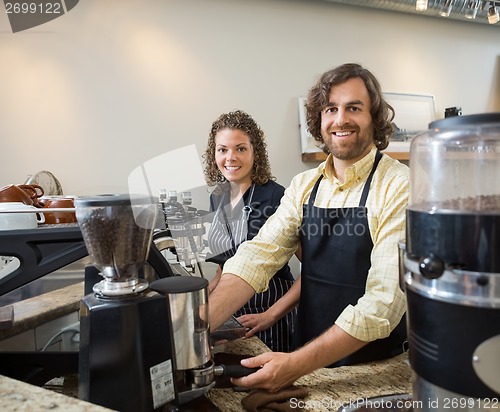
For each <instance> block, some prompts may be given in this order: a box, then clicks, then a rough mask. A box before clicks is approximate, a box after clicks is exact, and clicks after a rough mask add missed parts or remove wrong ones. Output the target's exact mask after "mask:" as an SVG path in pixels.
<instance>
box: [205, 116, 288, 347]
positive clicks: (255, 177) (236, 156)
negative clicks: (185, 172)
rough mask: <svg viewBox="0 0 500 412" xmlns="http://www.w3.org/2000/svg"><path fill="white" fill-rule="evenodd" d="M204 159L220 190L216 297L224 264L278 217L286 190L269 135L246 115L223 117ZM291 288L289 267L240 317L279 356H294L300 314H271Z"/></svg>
mask: <svg viewBox="0 0 500 412" xmlns="http://www.w3.org/2000/svg"><path fill="white" fill-rule="evenodd" d="M204 159H205V179H206V181H207V184H208V185H209V186H215V189H214V191H213V193H212V194H211V196H210V209H211V211H212V212H213V213H214V218H213V221H212V225H211V227H210V230H209V233H208V245H209V248H210V251H211V254H210V257H209V258H208V259H207V261H210V262H215V263H217V264H218V265H219V267H218V270H217V273H216V275H215V277H214V279H212V281H211V282H210V286H209V290H210V291H212V290H213V289H214V288H215V287H216V286H217V283H218V281H219V279H220V275H221V269H222V266H223V265H224V263H225V261H226V260H227V259H229V258H230V257H232V256H233V255H234V254H235V253H236V249H237V248H238V246H239V245H240V244H241V243H242V242H244V241H245V240H249V239H252V238H253V237H254V236H255V235H256V234H257V232H258V231H259V229H260V228H261V227H262V225H263V224H264V222H265V221H266V220H267V218H268V217H269V216H271V215H272V214H273V213H274V212H275V210H276V208H277V207H278V205H279V203H280V200H281V197H282V196H283V194H284V191H285V189H284V188H283V186H281V185H279V184H278V183H276V182H275V181H274V180H275V178H274V177H273V176H272V175H271V168H270V166H269V160H268V156H267V150H266V142H265V140H264V132H263V131H262V130H261V128H260V127H259V125H258V124H257V123H256V122H255V121H254V120H253V118H252V117H251V116H250V115H248V114H247V113H245V112H243V111H241V110H237V111H233V112H230V113H225V114H222V115H221V116H219V118H218V119H217V120H215V122H214V123H213V124H212V129H211V131H210V135H209V139H208V145H207V149H206V151H205V154H204ZM292 284H293V276H292V273H291V272H290V267H289V266H288V265H285V266H284V267H283V268H281V269H280V270H279V271H278V272H277V273H276V275H275V276H274V277H273V279H272V281H271V283H270V284H269V289H268V290H267V291H266V292H263V293H259V294H256V295H254V297H253V298H252V299H250V301H248V302H247V303H246V304H245V306H243V308H241V309H240V310H239V311H238V312H236V313H235V316H236V317H237V319H238V321H240V323H241V324H242V325H243V326H245V327H246V328H247V330H248V333H247V336H251V335H253V334H257V336H258V337H259V338H260V339H261V340H262V341H263V342H264V343H265V344H266V345H267V346H269V348H271V349H272V350H273V351H275V352H276V351H277V352H288V351H290V344H291V339H292V333H293V322H294V318H295V314H296V309H294V310H292V311H290V312H288V313H287V314H286V315H284V316H283V314H282V312H280V314H279V315H278V316H274V312H273V311H268V309H269V308H270V307H271V306H273V304H274V303H275V302H277V301H278V300H279V299H280V298H281V297H282V296H283V295H285V294H286V292H287V291H288V290H289V289H290V288H291V287H292ZM266 311H267V312H266ZM275 312H276V311H275ZM278 318H279V319H278Z"/></svg>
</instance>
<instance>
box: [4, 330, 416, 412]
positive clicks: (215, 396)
mask: <svg viewBox="0 0 500 412" xmlns="http://www.w3.org/2000/svg"><path fill="white" fill-rule="evenodd" d="M223 350H224V352H226V353H234V354H245V355H256V354H259V353H262V352H265V351H268V350H269V349H268V348H267V346H265V345H264V344H263V343H262V341H260V340H259V339H257V338H250V339H244V340H240V341H235V342H231V343H228V344H226V345H225V346H224V349H223ZM296 385H300V386H304V387H305V388H307V390H308V391H309V395H308V396H307V397H306V398H304V399H303V402H304V403H303V404H302V406H303V409H304V410H311V411H337V410H338V409H339V408H341V407H343V406H347V405H348V404H349V402H356V400H359V399H365V398H369V397H373V396H381V395H388V394H395V393H410V392H411V368H410V366H409V364H408V355H407V354H402V355H399V356H396V357H394V358H392V359H389V360H385V361H378V362H371V363H367V364H362V365H355V366H344V367H340V368H335V369H326V368H325V369H318V370H317V371H315V372H313V373H311V374H309V375H306V376H303V377H302V378H300V379H299V380H298V381H297V382H296ZM52 389H53V390H48V389H44V388H39V387H36V386H32V385H29V384H27V383H24V382H20V381H16V380H13V379H10V378H7V377H4V376H0V409H1V410H2V411H20V410H26V411H32V410H33V411H34V410H36V411H49V410H54V409H56V410H57V409H59V410H64V411H85V412H100V411H106V410H108V409H106V408H102V407H100V406H98V405H93V404H90V403H87V402H84V401H80V400H78V399H75V398H74V397H71V396H66V395H63V394H61V393H57V392H60V389H58V388H57V387H56V385H54V386H53V387H52ZM247 395H248V393H246V392H236V391H235V390H233V389H232V388H220V389H217V388H214V389H212V390H211V391H210V392H209V393H208V395H207V398H208V399H209V400H210V401H211V402H212V403H213V404H215V405H216V406H217V408H219V409H220V410H221V411H243V410H244V409H243V407H242V406H241V400H242V399H243V398H244V397H245V396H247Z"/></svg>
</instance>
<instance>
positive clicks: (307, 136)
mask: <svg viewBox="0 0 500 412" xmlns="http://www.w3.org/2000/svg"><path fill="white" fill-rule="evenodd" d="M305 105H306V98H305V97H304V96H299V98H298V108H299V130H300V146H301V149H302V154H303V155H304V154H307V153H322V152H323V151H322V150H321V149H320V148H319V147H318V144H317V142H316V140H315V139H314V137H312V135H311V133H309V131H308V130H307V120H306V106H305Z"/></svg>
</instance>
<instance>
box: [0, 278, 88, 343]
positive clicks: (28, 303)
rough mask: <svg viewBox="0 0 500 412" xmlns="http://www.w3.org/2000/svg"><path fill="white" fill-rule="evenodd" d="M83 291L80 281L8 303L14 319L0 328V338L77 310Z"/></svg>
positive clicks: (8, 336) (16, 333)
mask: <svg viewBox="0 0 500 412" xmlns="http://www.w3.org/2000/svg"><path fill="white" fill-rule="evenodd" d="M83 292H84V284H83V282H80V283H76V284H74V285H71V286H66V287H64V288H61V289H58V290H54V291H52V292H48V293H44V294H43V295H39V296H35V297H32V298H29V299H25V300H22V301H20V302H16V303H13V304H12V305H9V307H12V311H13V316H14V319H13V321H12V324H9V326H8V327H4V328H0V340H3V339H7V338H10V337H11V336H14V335H18V334H20V333H22V332H24V331H27V330H29V329H33V328H35V327H37V326H40V325H42V324H44V323H47V322H49V321H51V320H54V319H57V318H60V317H62V316H64V315H67V314H68V313H72V312H76V311H78V310H79V309H80V300H81V299H82V296H83ZM5 308H7V307H5Z"/></svg>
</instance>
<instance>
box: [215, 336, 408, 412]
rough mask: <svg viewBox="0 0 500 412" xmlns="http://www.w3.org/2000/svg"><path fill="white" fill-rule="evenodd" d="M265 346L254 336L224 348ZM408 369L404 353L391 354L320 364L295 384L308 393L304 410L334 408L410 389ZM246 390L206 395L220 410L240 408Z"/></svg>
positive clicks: (241, 350)
mask: <svg viewBox="0 0 500 412" xmlns="http://www.w3.org/2000/svg"><path fill="white" fill-rule="evenodd" d="M265 351H269V348H268V347H267V346H266V345H264V343H263V342H262V341H260V340H259V339H257V338H251V339H245V340H240V341H235V342H232V343H230V344H227V345H226V347H225V348H224V352H227V353H235V354H245V355H257V354H259V353H262V352H265ZM411 378H412V370H411V367H410V365H409V360H408V353H403V354H401V355H399V356H396V357H394V358H391V359H388V360H383V361H377V362H370V363H365V364H360V365H354V366H343V367H340V368H333V369H328V368H322V369H318V370H316V371H315V372H313V373H311V374H309V375H306V376H303V377H302V378H300V379H299V380H298V381H297V382H296V383H295V385H297V386H304V387H305V388H307V390H308V391H309V396H307V397H306V398H304V399H303V401H304V403H303V407H304V410H310V411H337V410H339V409H340V408H341V407H344V406H347V405H349V403H350V402H351V403H355V402H356V400H360V399H366V398H370V397H374V396H382V395H389V394H401V393H411V391H412V381H411ZM247 395H248V393H245V392H236V391H234V390H233V389H231V388H224V389H216V388H214V389H212V390H211V391H210V392H209V393H208V398H209V399H210V400H211V401H212V402H213V403H214V404H215V405H217V406H218V407H219V408H220V409H221V410H222V411H243V410H244V409H243V408H242V406H241V400H242V399H243V398H244V397H245V396H247Z"/></svg>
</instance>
